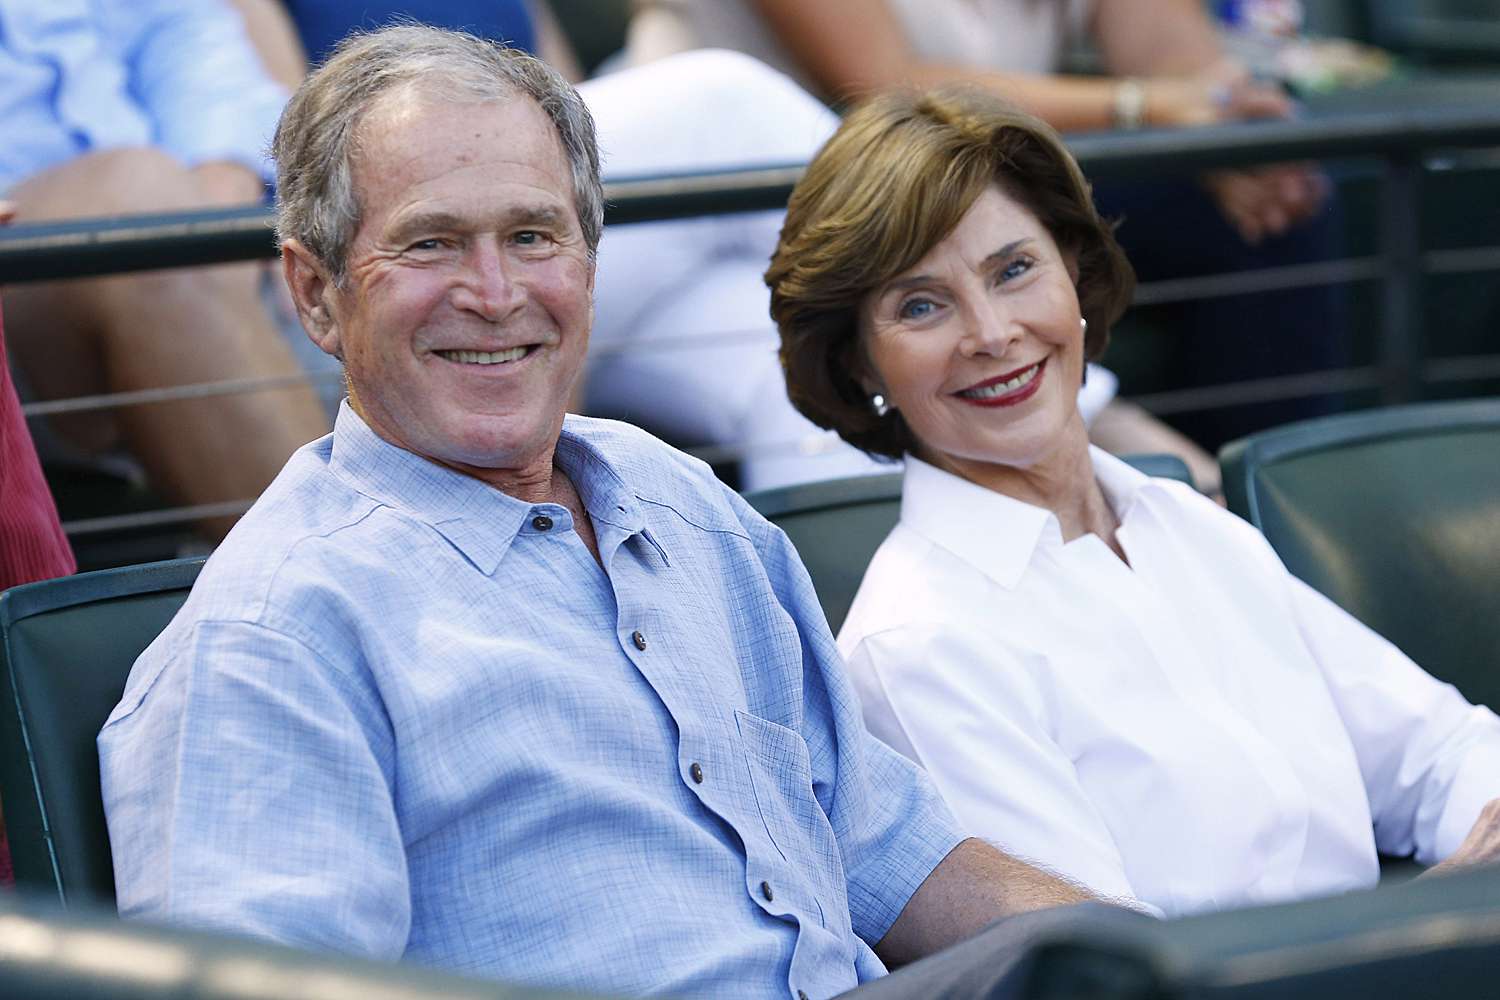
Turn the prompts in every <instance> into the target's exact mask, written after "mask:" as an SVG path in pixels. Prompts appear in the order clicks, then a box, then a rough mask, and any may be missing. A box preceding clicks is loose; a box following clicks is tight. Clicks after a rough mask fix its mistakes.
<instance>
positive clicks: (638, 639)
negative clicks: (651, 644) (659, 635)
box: [630, 629, 646, 649]
mask: <svg viewBox="0 0 1500 1000" xmlns="http://www.w3.org/2000/svg"><path fill="white" fill-rule="evenodd" d="M630 641H631V642H633V643H635V648H636V649H645V648H646V637H645V636H644V635H642V634H641V630H640V629H636V630H635V631H634V632H632V633H630Z"/></svg>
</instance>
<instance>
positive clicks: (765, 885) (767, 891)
mask: <svg viewBox="0 0 1500 1000" xmlns="http://www.w3.org/2000/svg"><path fill="white" fill-rule="evenodd" d="M760 894H761V895H762V896H764V897H766V902H768V903H769V902H770V901H771V900H773V899H775V898H776V894H775V893H774V892H772V891H771V883H769V882H762V883H761V884H760Z"/></svg>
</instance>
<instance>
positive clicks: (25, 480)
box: [0, 201, 74, 886]
mask: <svg viewBox="0 0 1500 1000" xmlns="http://www.w3.org/2000/svg"><path fill="white" fill-rule="evenodd" d="M14 215H15V207H14V206H13V205H11V204H10V203H9V202H5V201H0V226H3V225H5V224H6V223H8V222H9V221H10V220H11V218H12V217H13V216H14ZM73 570H74V564H73V550H72V549H71V548H69V547H68V539H67V537H66V536H65V535H64V534H63V530H62V525H61V524H59V523H58V521H57V507H56V505H54V504H53V502H52V494H51V493H49V492H47V482H46V480H44V479H43V478H42V468H41V465H40V464H39V463H38V462H37V458H36V449H35V448H34V447H33V446H32V443H31V434H30V433H29V432H28V431H27V430H26V418H25V417H24V416H22V415H21V401H20V399H19V398H17V396H16V389H15V386H13V385H11V381H10V369H9V368H8V367H7V366H6V362H5V319H4V315H3V314H0V591H4V590H6V589H7V588H10V587H16V586H19V585H21V584H23V583H30V582H32V581H33V580H46V579H50V578H51V577H54V576H67V575H68V574H69V573H71V572H73ZM3 806H4V803H0V807H3ZM13 881H14V878H13V876H12V873H11V867H10V847H9V845H8V844H7V843H6V839H5V814H4V812H3V808H0V886H4V885H10V884H11V883H12V882H13Z"/></svg>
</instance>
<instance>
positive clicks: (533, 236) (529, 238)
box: [515, 229, 542, 247]
mask: <svg viewBox="0 0 1500 1000" xmlns="http://www.w3.org/2000/svg"><path fill="white" fill-rule="evenodd" d="M515 239H516V242H517V243H519V244H521V245H522V246H524V247H529V246H534V245H536V244H537V243H540V242H542V234H541V233H539V232H537V231H535V230H533V229H525V230H522V231H521V232H519V233H517V234H516V236H515Z"/></svg>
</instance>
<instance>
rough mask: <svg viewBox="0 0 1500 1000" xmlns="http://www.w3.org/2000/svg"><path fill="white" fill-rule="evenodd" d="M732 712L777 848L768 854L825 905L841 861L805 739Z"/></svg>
mask: <svg viewBox="0 0 1500 1000" xmlns="http://www.w3.org/2000/svg"><path fill="white" fill-rule="evenodd" d="M734 716H735V725H736V726H737V728H738V729H739V735H740V740H741V742H742V744H743V745H744V748H745V766H746V767H747V768H748V769H749V771H750V782H751V787H752V789H753V790H754V793H755V803H756V807H757V808H758V809H759V811H760V818H761V821H762V822H763V823H764V824H765V830H766V833H767V834H768V835H769V836H770V840H771V845H772V846H773V847H774V849H775V852H776V857H774V858H771V859H767V860H768V861H769V862H770V863H771V864H772V865H773V866H774V867H775V868H777V869H779V870H780V878H781V879H782V882H783V884H786V880H787V879H788V878H791V879H792V880H793V882H794V884H796V885H797V887H798V888H799V889H801V890H802V891H804V892H807V893H809V894H810V895H811V896H812V898H813V899H815V900H818V910H819V911H822V910H823V907H822V905H821V902H822V900H823V899H824V898H826V897H827V894H828V893H830V892H834V891H836V890H835V885H836V884H841V883H842V879H843V865H842V862H841V860H840V857H839V849H838V841H837V839H836V838H835V837H834V834H833V827H832V826H831V825H830V824H829V822H828V817H827V816H825V815H824V814H823V809H822V807H821V806H820V805H818V800H817V798H816V797H815V796H814V795H813V788H812V766H811V762H810V760H809V757H808V752H807V744H806V743H805V742H803V739H802V737H801V736H799V735H797V733H796V732H795V731H793V730H791V729H788V728H787V727H786V726H782V725H778V724H777V723H775V722H771V721H769V720H767V719H762V718H760V717H759V716H755V715H751V714H750V713H748V712H743V711H739V710H736V711H735V713H734ZM752 867H754V861H753V860H752ZM789 888H790V886H789ZM799 894H800V893H799ZM808 902H811V900H808ZM820 917H821V912H820Z"/></svg>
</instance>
